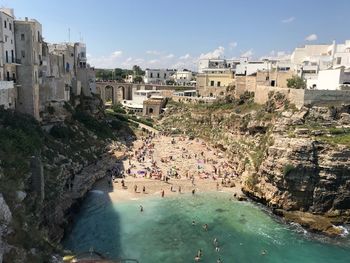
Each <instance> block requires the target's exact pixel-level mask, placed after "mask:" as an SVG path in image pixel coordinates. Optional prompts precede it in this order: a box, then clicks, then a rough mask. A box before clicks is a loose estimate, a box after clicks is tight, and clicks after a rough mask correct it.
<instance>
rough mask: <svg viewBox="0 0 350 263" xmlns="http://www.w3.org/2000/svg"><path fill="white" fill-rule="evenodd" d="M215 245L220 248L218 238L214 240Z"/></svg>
mask: <svg viewBox="0 0 350 263" xmlns="http://www.w3.org/2000/svg"><path fill="white" fill-rule="evenodd" d="M213 244H214V246H216V247H217V246H219V242H218V239H217V238H214V240H213Z"/></svg>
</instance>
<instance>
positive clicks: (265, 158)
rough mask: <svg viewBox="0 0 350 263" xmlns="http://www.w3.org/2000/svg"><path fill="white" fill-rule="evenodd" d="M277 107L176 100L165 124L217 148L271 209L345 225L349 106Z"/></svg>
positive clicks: (349, 201)
mask: <svg viewBox="0 0 350 263" xmlns="http://www.w3.org/2000/svg"><path fill="white" fill-rule="evenodd" d="M271 105H274V107H273V108H272V110H271V107H270V106H271ZM275 105H276V103H275V102H269V103H268V104H267V105H265V106H258V105H255V104H253V103H251V102H249V101H248V102H245V103H243V104H237V103H236V104H235V103H230V104H226V106H225V105H223V104H222V105H221V106H220V104H217V105H211V106H203V105H192V106H185V105H174V106H173V107H172V108H170V111H169V113H168V114H169V115H167V116H165V118H164V119H163V121H162V127H163V128H164V129H165V130H168V131H171V130H172V131H175V129H174V128H177V129H178V130H179V132H181V133H182V132H185V133H187V134H194V135H196V136H201V137H204V138H206V139H207V140H209V141H211V142H212V143H213V145H216V146H217V147H220V149H222V150H223V151H225V152H226V154H227V155H228V156H230V157H231V160H232V164H233V165H234V166H235V167H236V170H237V172H238V173H239V174H240V175H241V179H242V184H243V189H242V190H243V191H244V192H245V193H246V194H247V195H249V196H250V197H252V198H253V199H255V200H258V201H259V202H262V203H264V204H266V205H268V206H271V207H273V208H274V209H282V211H290V212H291V211H299V212H304V213H308V216H307V217H308V218H311V217H312V215H317V214H318V215H322V216H324V217H325V218H327V220H328V221H327V220H326V221H327V222H328V224H327V228H329V224H330V225H331V224H332V223H339V222H343V223H344V222H350V149H349V145H350V129H349V127H350V126H347V125H349V124H350V122H349V119H350V118H349V116H350V115H349V107H341V108H326V107H318V108H317V107H313V108H303V109H301V110H296V109H294V108H293V107H281V104H280V106H279V108H278V107H277V108H276V107H275ZM184 107H187V109H186V108H184ZM175 120H176V121H175ZM279 214H283V213H282V212H281V211H280V212H279ZM288 215H291V214H288ZM298 215H300V214H298ZM290 217H292V216H290ZM293 218H294V219H293V220H292V221H297V220H295V217H294V216H293ZM315 221H317V220H315ZM299 223H302V222H301V221H300V222H299ZM303 225H305V226H307V227H310V228H313V227H312V226H310V225H307V224H303ZM314 230H315V231H318V230H317V228H316V227H315V229H314ZM319 231H323V232H328V233H331V234H334V232H337V231H334V229H330V230H329V231H324V229H322V228H321V229H319Z"/></svg>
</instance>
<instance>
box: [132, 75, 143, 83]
mask: <svg viewBox="0 0 350 263" xmlns="http://www.w3.org/2000/svg"><path fill="white" fill-rule="evenodd" d="M142 81H143V79H142V77H141V76H136V77H134V83H141V82H142Z"/></svg>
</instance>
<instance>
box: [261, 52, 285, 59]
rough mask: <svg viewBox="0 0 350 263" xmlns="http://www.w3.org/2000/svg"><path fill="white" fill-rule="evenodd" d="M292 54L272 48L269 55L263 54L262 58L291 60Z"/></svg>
mask: <svg viewBox="0 0 350 263" xmlns="http://www.w3.org/2000/svg"><path fill="white" fill-rule="evenodd" d="M290 56H291V54H290V53H288V52H286V51H275V50H272V51H271V52H270V53H269V54H268V55H265V56H262V57H261V58H260V59H270V60H289V59H290Z"/></svg>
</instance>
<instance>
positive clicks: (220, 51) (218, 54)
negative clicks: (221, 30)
mask: <svg viewBox="0 0 350 263" xmlns="http://www.w3.org/2000/svg"><path fill="white" fill-rule="evenodd" d="M224 52H225V48H224V47H222V46H219V47H218V48H217V49H214V50H213V51H212V52H208V53H205V54H203V53H202V54H201V55H200V56H199V59H211V58H219V57H221V56H222V55H223V54H224Z"/></svg>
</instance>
